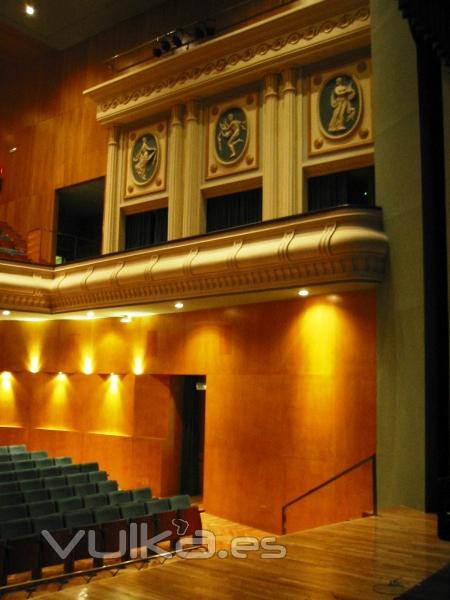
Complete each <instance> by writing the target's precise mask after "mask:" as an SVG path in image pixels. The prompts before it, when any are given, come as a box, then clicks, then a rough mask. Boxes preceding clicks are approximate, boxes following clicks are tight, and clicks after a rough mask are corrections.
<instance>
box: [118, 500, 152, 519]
mask: <svg viewBox="0 0 450 600" xmlns="http://www.w3.org/2000/svg"><path fill="white" fill-rule="evenodd" d="M120 513H121V515H122V517H123V518H124V519H135V518H136V517H143V516H144V515H146V514H147V511H146V508H145V504H144V503H143V502H126V503H125V504H121V505H120Z"/></svg>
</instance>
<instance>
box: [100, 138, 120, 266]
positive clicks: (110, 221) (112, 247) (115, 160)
mask: <svg viewBox="0 0 450 600" xmlns="http://www.w3.org/2000/svg"><path fill="white" fill-rule="evenodd" d="M119 144H120V127H111V129H110V130H109V139H108V157H107V163H106V182H105V198H104V204H103V238H102V254H108V253H109V252H115V251H117V250H118V249H119V214H120V213H119V211H120V209H119V204H120V198H119V156H120V147H119Z"/></svg>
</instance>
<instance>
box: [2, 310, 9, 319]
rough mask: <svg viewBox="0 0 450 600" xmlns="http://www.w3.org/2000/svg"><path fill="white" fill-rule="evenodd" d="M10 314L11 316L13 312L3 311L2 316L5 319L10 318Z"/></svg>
mask: <svg viewBox="0 0 450 600" xmlns="http://www.w3.org/2000/svg"><path fill="white" fill-rule="evenodd" d="M10 314H11V311H10V310H2V315H3V316H4V317H9V315H10Z"/></svg>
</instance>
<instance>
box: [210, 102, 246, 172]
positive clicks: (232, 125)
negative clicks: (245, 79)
mask: <svg viewBox="0 0 450 600" xmlns="http://www.w3.org/2000/svg"><path fill="white" fill-rule="evenodd" d="M247 141H248V122H247V116H246V114H245V112H244V111H243V110H242V108H239V107H237V106H233V107H232V108H227V109H226V110H224V111H222V113H221V114H220V116H219V118H218V119H217V121H216V127H215V150H216V155H217V158H218V159H219V161H220V162H222V163H225V164H232V163H234V162H236V161H237V160H239V158H241V156H242V155H243V154H244V151H245V148H246V147H247Z"/></svg>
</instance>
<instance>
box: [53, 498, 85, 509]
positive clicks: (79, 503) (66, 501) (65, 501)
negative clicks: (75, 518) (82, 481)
mask: <svg viewBox="0 0 450 600" xmlns="http://www.w3.org/2000/svg"><path fill="white" fill-rule="evenodd" d="M56 506H57V512H60V513H66V512H71V511H74V510H78V509H79V508H83V500H82V499H81V498H80V496H72V498H61V500H57V501H56Z"/></svg>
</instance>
